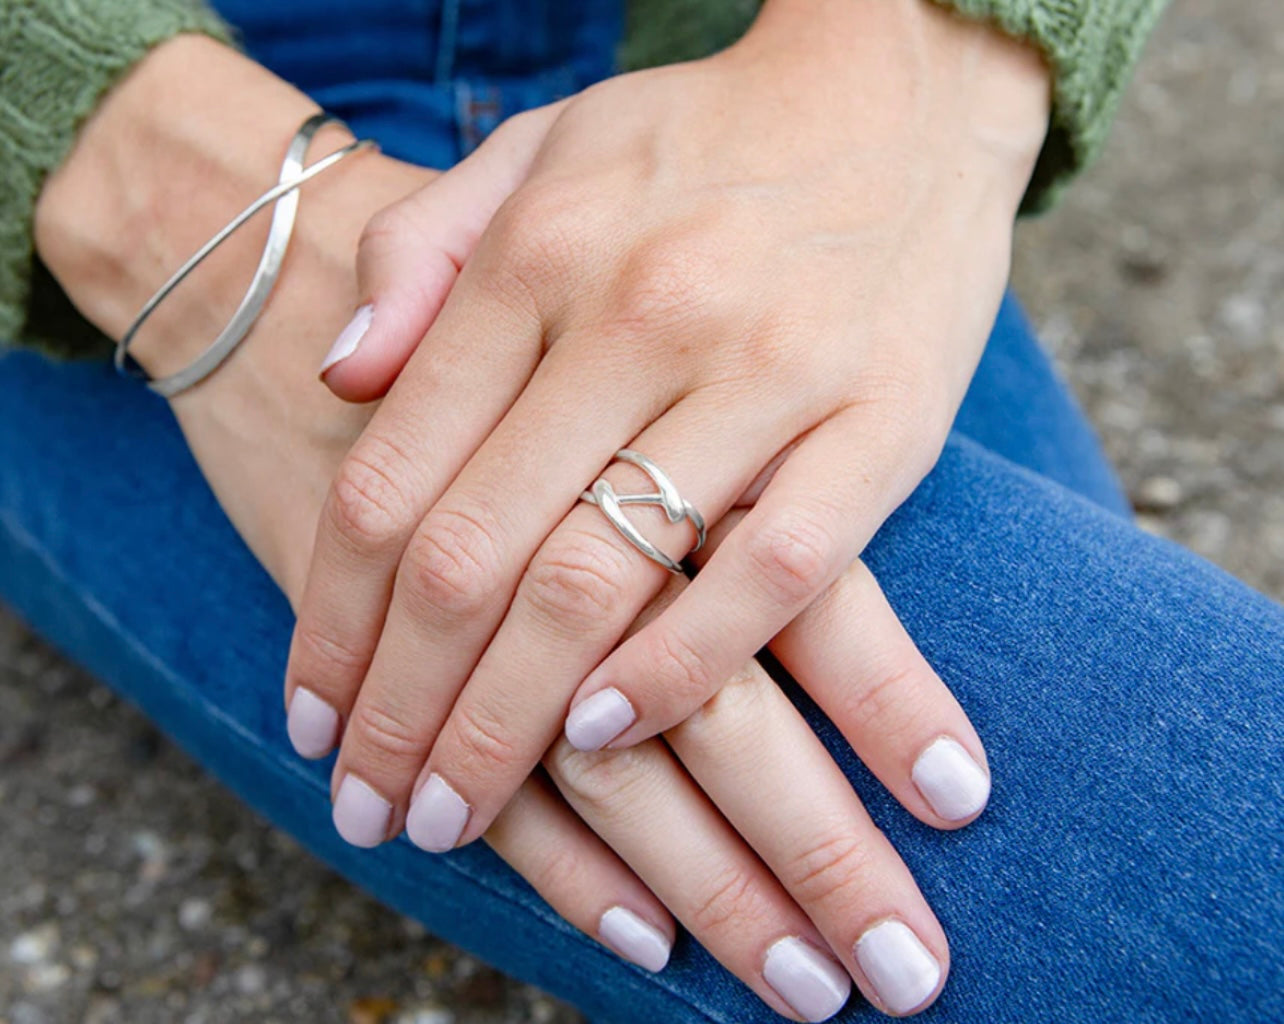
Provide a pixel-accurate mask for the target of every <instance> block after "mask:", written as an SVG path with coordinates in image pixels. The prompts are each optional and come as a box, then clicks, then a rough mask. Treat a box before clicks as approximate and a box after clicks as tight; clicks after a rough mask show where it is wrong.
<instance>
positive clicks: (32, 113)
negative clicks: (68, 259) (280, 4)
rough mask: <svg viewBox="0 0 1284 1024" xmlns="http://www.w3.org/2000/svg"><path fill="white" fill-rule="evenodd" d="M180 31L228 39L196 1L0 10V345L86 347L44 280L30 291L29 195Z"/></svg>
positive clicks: (11, 1)
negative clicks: (152, 53)
mask: <svg viewBox="0 0 1284 1024" xmlns="http://www.w3.org/2000/svg"><path fill="white" fill-rule="evenodd" d="M182 32H203V33H206V34H208V35H211V36H214V37H215V38H217V39H221V40H224V41H226V40H228V39H229V38H230V32H229V30H228V28H227V26H226V25H224V24H223V22H222V21H220V20H219V18H218V16H217V15H215V14H214V13H213V11H211V10H210V9H209V8H208V7H206V6H205V4H204V3H203V2H201V0H3V3H0V345H3V344H4V343H5V342H6V341H8V342H10V343H14V342H16V343H18V344H23V343H27V344H33V343H37V342H43V345H44V347H47V348H53V349H56V350H62V351H68V350H73V349H83V348H84V347H86V344H87V343H88V344H89V345H92V342H93V337H94V336H92V335H90V334H89V332H88V331H86V329H85V325H84V324H83V321H82V322H79V323H77V321H76V319H75V318H74V317H73V316H71V315H70V309H69V307H68V306H67V304H66V302H65V299H64V300H62V302H61V304H60V302H59V296H58V295H57V292H56V286H54V285H53V283H52V281H51V280H50V279H49V278H48V275H47V274H39V273H37V274H36V275H35V277H36V287H35V288H33V285H32V280H33V270H38V269H39V268H36V267H35V266H34V264H35V258H34V253H33V250H32V215H33V213H34V210H35V204H36V197H37V196H38V195H39V193H40V187H41V185H42V184H43V182H44V179H45V176H46V175H47V174H48V173H49V172H50V171H52V170H53V169H54V168H55V167H57V166H58V164H59V163H61V162H62V160H63V158H64V157H65V156H66V155H67V152H68V150H70V148H71V144H72V142H73V140H74V139H75V136H76V130H77V128H78V127H79V126H80V123H81V122H82V121H83V120H84V119H85V118H86V117H87V116H88V115H89V114H90V112H92V110H93V109H94V107H95V105H96V104H97V103H98V100H99V99H100V98H101V97H102V96H103V94H104V93H105V92H107V90H108V89H110V88H111V86H112V84H113V83H114V82H115V81H116V80H117V79H118V78H120V76H121V75H123V74H124V73H125V72H126V71H127V70H128V69H129V68H130V67H132V66H133V65H134V64H135V63H136V62H137V61H138V60H139V59H141V58H142V57H143V56H144V55H145V54H146V53H147V51H148V50H150V49H151V48H152V47H153V46H155V45H156V44H158V43H160V42H163V41H164V40H166V39H169V38H171V37H172V36H175V35H178V34H179V33H182ZM60 305H61V308H60ZM97 340H101V339H97Z"/></svg>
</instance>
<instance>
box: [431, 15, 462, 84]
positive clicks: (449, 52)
mask: <svg viewBox="0 0 1284 1024" xmlns="http://www.w3.org/2000/svg"><path fill="white" fill-rule="evenodd" d="M458 38H459V0H443V3H442V5H441V28H440V31H439V36H438V39H437V67H436V72H435V74H434V76H433V77H434V79H435V84H436V85H437V87H438V88H439V89H445V88H447V87H448V86H449V85H450V80H451V78H452V77H454V74H455V44H456V42H457V41H458Z"/></svg>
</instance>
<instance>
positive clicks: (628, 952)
mask: <svg viewBox="0 0 1284 1024" xmlns="http://www.w3.org/2000/svg"><path fill="white" fill-rule="evenodd" d="M597 935H598V938H600V939H601V940H602V941H603V942H604V943H606V945H608V946H610V947H611V948H612V949H613V950H615V952H617V953H619V954H620V956H622V957H624V959H625V960H629V961H631V962H632V963H635V964H637V965H638V966H639V967H645V968H646V969H647V970H648V971H654V972H655V973H657V974H658V973H659V972H660V971H662V970H664V965H665V964H667V963H668V962H669V951H670V949H671V948H672V947H671V946H670V945H669V940H668V939H667V938H665V937H664V932H662V931H660V929H659V928H657V927H655V925H652V924H647V922H645V921H643V920H642V918H640V917H638V915H637V914H635V913H633V911H631V910H626V909H625V908H624V907H612V908H611V909H610V910H608V911H607V912H606V913H605V914H603V915H602V920H601V921H599V922H598V926H597Z"/></svg>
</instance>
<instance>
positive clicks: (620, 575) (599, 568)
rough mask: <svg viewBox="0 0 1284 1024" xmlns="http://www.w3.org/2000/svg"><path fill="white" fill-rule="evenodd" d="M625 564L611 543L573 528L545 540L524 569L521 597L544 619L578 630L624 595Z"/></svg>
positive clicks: (596, 619) (612, 607)
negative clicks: (546, 541)
mask: <svg viewBox="0 0 1284 1024" xmlns="http://www.w3.org/2000/svg"><path fill="white" fill-rule="evenodd" d="M629 575H630V574H629V572H628V566H627V565H626V564H625V562H624V559H622V558H621V557H620V553H619V550H618V548H617V547H616V546H615V545H613V544H612V543H611V542H610V541H607V540H603V539H602V538H600V537H596V536H593V535H591V534H588V533H580V532H576V533H574V534H570V535H567V536H563V537H560V538H558V539H556V540H552V541H550V542H549V544H548V546H547V550H546V551H545V552H543V553H542V554H541V555H539V556H538V557H537V558H536V559H535V561H534V562H533V563H532V564H531V567H530V569H529V570H528V571H527V574H526V580H525V586H524V589H525V595H524V596H525V599H526V600H527V601H529V602H530V605H531V607H532V608H533V609H534V611H535V613H536V615H538V616H539V617H540V619H542V620H543V621H544V622H546V623H549V624H554V625H556V626H557V627H558V629H559V630H561V631H567V630H575V631H578V630H581V629H583V628H584V627H588V626H594V625H597V624H599V623H601V622H602V621H603V618H604V617H606V616H610V615H611V613H612V612H614V611H615V609H616V608H617V606H618V605H619V603H620V602H621V601H622V600H623V599H624V598H625V597H626V590H627V587H626V583H627V581H628V579H629Z"/></svg>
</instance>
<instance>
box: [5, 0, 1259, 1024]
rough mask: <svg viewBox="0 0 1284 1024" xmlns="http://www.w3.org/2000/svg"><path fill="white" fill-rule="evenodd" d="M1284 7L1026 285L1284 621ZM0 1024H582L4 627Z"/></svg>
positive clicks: (1123, 441) (1081, 383) (1093, 398)
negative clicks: (294, 836) (367, 889)
mask: <svg viewBox="0 0 1284 1024" xmlns="http://www.w3.org/2000/svg"><path fill="white" fill-rule="evenodd" d="M1282 126H1284V6H1281V5H1279V4H1266V3H1259V2H1256V0H1178V2H1176V3H1175V4H1174V5H1173V8H1172V10H1171V11H1170V13H1169V15H1168V17H1167V20H1166V21H1165V22H1164V24H1163V25H1162V27H1161V29H1160V31H1159V34H1158V36H1157V38H1156V39H1155V40H1154V42H1153V43H1152V45H1151V47H1150V50H1149V54H1148V57H1147V59H1146V61H1145V63H1144V65H1143V68H1142V70H1141V73H1140V76H1139V80H1138V81H1137V83H1136V85H1135V86H1134V88H1133V90H1132V92H1131V94H1130V96H1129V99H1128V101H1127V104H1126V107H1125V110H1124V111H1123V113H1122V116H1121V119H1120V123H1119V126H1118V128H1117V130H1116V133H1115V136H1114V141H1113V144H1112V145H1111V147H1110V148H1109V151H1108V152H1107V154H1106V156H1105V158H1104V159H1103V160H1102V161H1101V163H1100V164H1099V165H1098V166H1097V167H1096V168H1095V169H1094V170H1093V171H1092V172H1091V173H1090V174H1089V175H1088V176H1087V177H1086V178H1085V179H1084V180H1083V181H1081V182H1080V183H1079V185H1078V186H1077V187H1076V189H1075V190H1074V191H1073V192H1072V194H1071V195H1070V197H1069V198H1068V200H1067V202H1066V203H1065V204H1064V205H1063V206H1062V207H1061V208H1060V209H1059V210H1058V211H1057V212H1056V213H1055V214H1053V215H1051V216H1049V217H1047V218H1045V219H1044V220H1042V221H1039V222H1037V223H1033V224H1029V225H1026V226H1024V227H1023V228H1022V230H1021V233H1020V236H1019V244H1018V253H1017V260H1016V266H1017V272H1016V277H1017V283H1018V288H1019V290H1020V291H1021V293H1022V295H1023V296H1024V297H1025V299H1026V301H1027V303H1028V305H1029V307H1030V310H1031V313H1032V315H1033V316H1034V318H1035V320H1036V322H1037V324H1038V325H1039V328H1040V330H1041V333H1042V335H1043V337H1044V338H1045V339H1046V340H1047V341H1048V342H1049V344H1050V345H1051V346H1052V347H1053V349H1054V350H1055V352H1056V354H1057V356H1058V357H1059V359H1060V360H1061V361H1062V364H1063V365H1064V366H1065V368H1066V371H1067V373H1068V374H1069V375H1070V377H1071V379H1072V380H1073V382H1074V385H1075V387H1076V388H1077V390H1078V392H1079V394H1080V395H1081V396H1082V397H1083V400H1084V402H1085V403H1086V405H1087V406H1088V408H1089V410H1090V412H1091V413H1092V415H1093V417H1094V418H1095V420H1096V421H1097V422H1098V423H1099V424H1100V425H1101V428H1102V430H1103V432H1104V434H1105V438H1106V443H1107V447H1108V448H1109V451H1110V453H1111V455H1112V457H1113V458H1114V459H1115V460H1116V462H1117V464H1118V465H1119V466H1120V468H1121V471H1122V473H1123V475H1124V477H1125V479H1126V481H1127V483H1128V486H1129V488H1130V490H1131V492H1132V494H1133V496H1134V499H1135V501H1136V503H1137V505H1138V507H1139V509H1140V510H1141V511H1142V515H1143V520H1142V521H1143V524H1144V525H1145V526H1146V527H1147V528H1148V529H1151V530H1154V531H1155V532H1158V533H1162V534H1164V535H1166V536H1169V537H1172V538H1174V539H1176V540H1178V541H1180V542H1182V543H1184V544H1186V545H1188V546H1190V547H1192V548H1194V549H1195V550H1196V551H1198V552H1199V553H1200V554H1203V555H1205V556H1207V557H1208V558H1211V559H1213V560H1214V561H1217V562H1219V563H1221V564H1222V565H1224V566H1226V567H1227V568H1228V569H1230V570H1231V571H1233V572H1235V573H1236V574H1237V575H1240V576H1241V577H1243V578H1245V579H1247V580H1248V581H1249V582H1251V583H1252V584H1254V585H1255V586H1258V587H1260V588H1262V589H1264V590H1265V591H1267V592H1268V593H1270V594H1272V595H1274V596H1275V597H1277V598H1284V443H1282V442H1284V188H1282V187H1281V186H1282V185H1284V127H1282ZM0 806H2V807H3V828H2V830H0V863H3V865H4V867H5V875H6V881H5V885H4V886H3V887H2V888H0V1024H62V1022H71V1021H83V1022H93V1024H114V1022H128V1024H149V1022H171V1021H184V1022H190V1024H220V1022H234V1021H238V1022H239V1021H251V1020H252V1021H257V1022H263V1024H268V1022H274V1021H276V1022H282V1024H287V1022H301V1021H309V1022H314V1021H315V1022H330V1021H335V1022H347V1024H412V1022H413V1024H449V1022H457V1024H492V1022H501V1021H530V1022H548V1024H570V1022H573V1021H577V1020H579V1018H578V1016H577V1015H576V1014H575V1013H574V1012H573V1011H571V1010H569V1009H568V1008H566V1007H564V1006H562V1005H560V1004H558V1003H556V1002H555V1001H553V1000H551V999H549V998H548V997H546V996H544V995H542V994H541V993H539V992H536V991H534V990H532V989H530V988H527V987H525V986H521V985H517V984H515V983H512V982H509V981H507V980H506V979H504V978H502V977H501V976H499V975H497V974H496V973H494V972H493V971H491V970H489V969H487V968H486V967H484V966H482V965H480V964H479V963H477V962H476V961H475V960H473V959H472V958H470V957H468V956H466V955H463V954H461V953H459V952H457V951H455V950H453V949H451V948H450V947H448V946H446V945H444V944H442V943H440V942H437V941H435V940H433V939H432V938H430V937H428V936H426V935H424V934H423V932H422V931H421V930H420V929H419V928H418V927H417V926H415V925H413V924H411V923H408V922H406V921H404V920H402V919H400V918H399V917H397V916H396V915H394V914H391V913H389V912H387V911H385V910H383V909H382V908H380V907H379V906H378V905H377V904H375V903H373V902H372V901H371V900H369V899H368V898H366V897H365V896H363V895H362V894H361V893H359V892H356V891H355V890H353V889H352V888H351V887H349V886H348V885H346V884H345V883H344V882H343V881H342V880H340V879H338V878H336V877H335V876H334V875H333V874H331V873H330V872H329V871H327V870H326V869H325V868H323V867H321V866H320V865H319V864H317V863H316V862H315V861H313V860H312V859H311V858H310V857H309V856H308V855H307V854H305V853H304V852H303V851H302V850H301V849H299V848H298V847H297V846H296V845H295V844H294V843H293V842H292V841H291V840H289V839H288V838H286V837H284V836H283V835H281V834H279V833H277V832H275V831H274V830H272V829H271V828H269V827H267V826H265V825H264V824H263V823H262V822H261V821H259V820H258V819H257V818H255V817H254V816H253V815H252V814H251V813H250V812H248V811H246V810H245V809H243V808H242V807H241V806H240V805H238V804H237V803H236V802H235V801H234V800H232V799H231V798H230V797H228V796H227V795H226V794H225V793H224V792H223V791H222V790H220V789H219V788H218V787H217V786H216V785H215V784H214V783H212V782H210V781H209V780H208V779H206V778H205V777H203V775H202V774H201V773H200V771H199V770H197V769H196V768H195V766H194V765H193V764H192V763H191V762H190V761H189V760H188V759H187V758H186V757H185V756H184V755H183V754H181V753H180V752H179V751H177V750H176V749H175V748H173V747H172V746H171V745H170V744H168V743H167V742H166V741H165V740H163V739H162V738H161V737H160V736H158V735H157V733H156V732H155V730H153V729H152V728H151V727H150V726H149V725H148V724H147V722H146V721H144V720H143V719H142V718H141V717H140V716H139V715H138V714H136V713H135V712H134V711H133V710H132V709H130V708H129V707H127V706H125V705H122V704H121V703H120V702H119V701H117V700H116V699H115V698H114V697H112V696H111V694H109V693H108V692H107V691H106V690H104V689H103V688H102V687H101V686H98V685H97V684H95V683H94V682H93V681H91V680H89V679H87V678H86V677H85V676H84V675H83V674H82V673H80V672H78V671H77V670H76V669H75V668H73V667H71V666H69V665H67V664H66V663H65V662H63V661H62V660H61V659H59V657H58V656H57V655H55V654H54V653H52V652H51V651H49V650H48V649H47V648H45V647H44V646H43V645H41V644H40V643H39V642H38V641H36V640H35V639H33V638H32V637H31V636H30V635H29V634H27V633H26V632H25V631H24V630H23V629H22V628H21V627H20V626H19V625H18V624H17V623H15V622H13V621H12V620H11V619H9V618H6V617H4V615H3V613H0Z"/></svg>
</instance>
